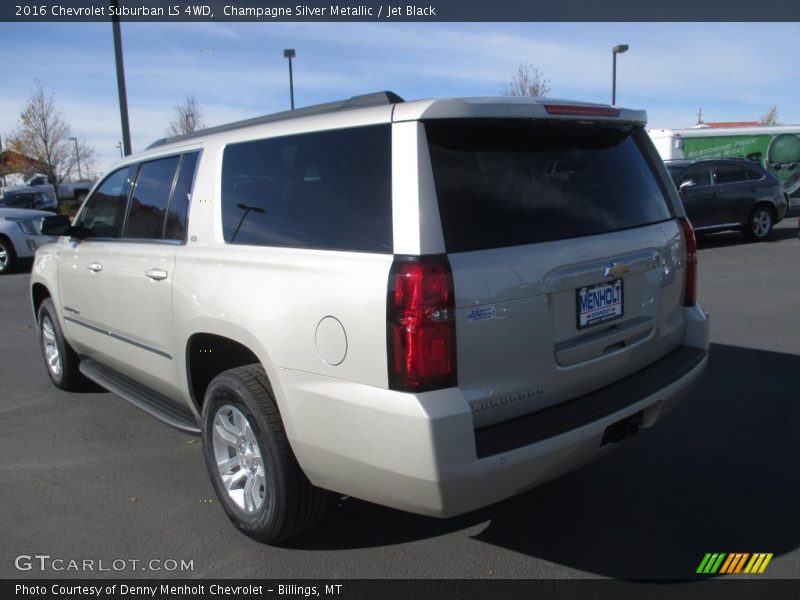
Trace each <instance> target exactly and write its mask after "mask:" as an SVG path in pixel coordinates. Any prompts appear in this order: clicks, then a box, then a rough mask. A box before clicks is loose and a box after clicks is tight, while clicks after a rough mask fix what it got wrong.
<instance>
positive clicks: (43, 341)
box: [36, 298, 88, 392]
mask: <svg viewBox="0 0 800 600" xmlns="http://www.w3.org/2000/svg"><path fill="white" fill-rule="evenodd" d="M36 322H37V324H38V327H39V347H40V348H41V350H42V357H43V358H44V364H45V368H46V369H47V374H48V375H49V376H50V381H52V382H53V385H54V386H56V387H57V388H60V389H62V390H66V391H68V392H75V391H78V390H81V389H83V388H84V387H85V386H86V384H87V382H88V380H87V379H86V378H85V377H84V376H83V374H82V373H81V372H80V370H79V367H80V363H81V361H80V358H78V355H77V354H76V353H75V350H73V349H72V346H70V345H69V342H67V340H65V339H64V332H63V331H61V325H60V324H59V322H58V317H57V316H56V311H55V307H54V306H53V301H52V300H51V299H50V298H45V299H44V300H43V301H42V303H41V305H40V306H39V312H38V314H37V320H36ZM53 348H55V349H56V350H57V352H58V355H57V357H54V355H53V354H52V350H53ZM54 358H55V360H54ZM55 362H57V363H58V366H56V365H55V364H54V363H55Z"/></svg>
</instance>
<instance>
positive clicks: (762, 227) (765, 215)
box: [745, 206, 775, 241]
mask: <svg viewBox="0 0 800 600" xmlns="http://www.w3.org/2000/svg"><path fill="white" fill-rule="evenodd" d="M774 222H775V219H774V217H773V216H772V211H771V210H770V209H769V208H767V207H766V206H757V207H756V208H755V209H754V210H753V212H752V214H751V215H750V219H749V220H748V221H747V225H746V226H745V235H746V236H747V237H748V238H749V239H751V240H758V241H760V240H764V239H766V238H767V237H768V236H769V234H770V232H771V231H772V226H773V224H774Z"/></svg>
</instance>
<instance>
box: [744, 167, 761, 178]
mask: <svg viewBox="0 0 800 600" xmlns="http://www.w3.org/2000/svg"><path fill="white" fill-rule="evenodd" d="M746 171H747V181H758V180H760V179H764V175H762V174H761V173H759V172H758V171H756V170H755V169H746Z"/></svg>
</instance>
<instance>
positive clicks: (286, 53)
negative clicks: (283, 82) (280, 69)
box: [283, 48, 295, 110]
mask: <svg viewBox="0 0 800 600" xmlns="http://www.w3.org/2000/svg"><path fill="white" fill-rule="evenodd" d="M294 57H295V53H294V48H286V50H284V51H283V58H288V59H289V97H290V98H291V101H292V110H294V79H293V78H292V59H293V58H294Z"/></svg>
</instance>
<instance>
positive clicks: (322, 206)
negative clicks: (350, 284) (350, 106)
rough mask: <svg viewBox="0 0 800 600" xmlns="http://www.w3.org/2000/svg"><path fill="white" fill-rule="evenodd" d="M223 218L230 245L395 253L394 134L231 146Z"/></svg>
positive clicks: (372, 130)
mask: <svg viewBox="0 0 800 600" xmlns="http://www.w3.org/2000/svg"><path fill="white" fill-rule="evenodd" d="M222 218H223V233H224V236H225V241H226V242H228V243H234V244H255V245H261V246H282V247H288V248H315V249H322V250H354V251H362V252H379V253H391V252H392V247H393V246H392V204H391V138H390V126H389V125H379V126H370V127H358V128H353V129H341V130H336V131H324V132H319V133H310V134H301V135H293V136H286V137H280V138H273V139H266V140H256V141H252V142H244V143H239V144H232V145H230V146H228V147H227V148H226V149H225V153H224V155H223V161H222Z"/></svg>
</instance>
